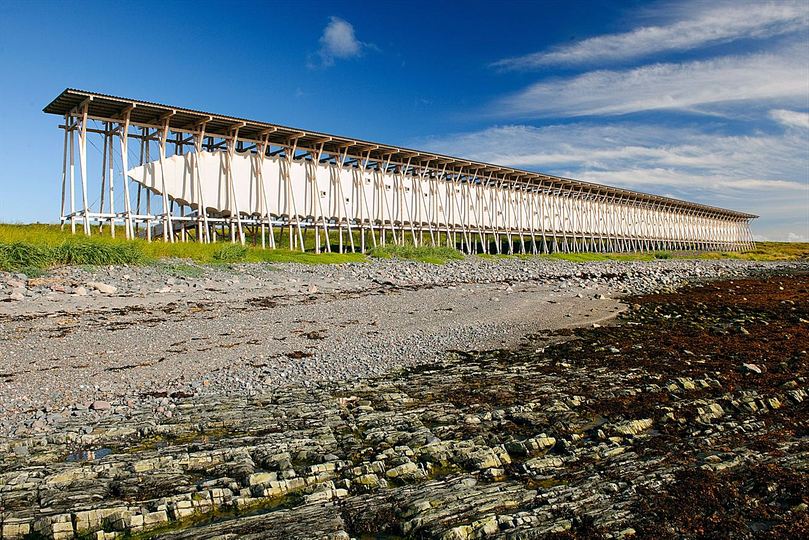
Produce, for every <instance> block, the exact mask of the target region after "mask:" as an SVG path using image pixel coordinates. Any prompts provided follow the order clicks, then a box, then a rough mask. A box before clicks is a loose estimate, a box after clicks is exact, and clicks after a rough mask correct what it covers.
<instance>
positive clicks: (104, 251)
mask: <svg viewBox="0 0 809 540" xmlns="http://www.w3.org/2000/svg"><path fill="white" fill-rule="evenodd" d="M116 232H117V237H116V238H114V239H113V238H112V237H111V236H110V230H109V227H106V228H105V229H104V230H103V232H102V233H99V232H98V229H97V228H96V227H93V235H92V236H90V237H89V238H88V237H85V236H84V235H83V234H81V233H79V234H76V235H72V234H70V230H69V228H66V230H64V231H63V230H61V228H60V227H59V226H58V225H40V224H36V225H9V224H0V270H3V271H11V272H24V273H26V274H28V275H31V274H33V273H34V272H37V271H39V272H41V271H42V269H45V268H48V267H52V266H58V265H63V264H70V265H110V264H116V265H117V264H150V263H162V261H165V260H167V259H188V260H191V261H193V262H195V263H199V264H232V263H240V262H265V263H280V262H298V263H304V264H340V263H347V262H362V261H365V260H367V259H366V257H365V255H363V254H361V253H342V254H341V253H322V254H319V255H318V254H315V253H311V252H301V251H297V250H295V251H293V250H289V249H277V250H269V249H266V250H265V249H261V248H260V247H254V246H252V245H247V246H242V245H239V244H231V243H230V242H229V241H222V242H217V243H211V244H201V243H197V242H176V243H173V244H172V243H168V242H163V241H162V240H160V239H156V240H155V241H153V242H147V241H146V240H140V239H138V240H125V239H124V238H123V236H124V231H123V228H122V227H118V229H116ZM278 236H280V234H279V235H278ZM279 240H280V238H279ZM312 241H314V239H313V238H312ZM282 245H283V244H282ZM171 264H172V265H174V266H173V267H174V268H175V269H176V270H175V273H178V274H179V275H188V273H189V272H190V273H192V274H197V272H202V270H201V269H194V268H195V267H193V266H192V265H179V264H175V263H171Z"/></svg>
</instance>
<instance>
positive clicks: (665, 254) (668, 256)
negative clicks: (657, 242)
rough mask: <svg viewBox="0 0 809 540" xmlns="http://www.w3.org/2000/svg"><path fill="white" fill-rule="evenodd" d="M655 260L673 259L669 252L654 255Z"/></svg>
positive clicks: (659, 252)
mask: <svg viewBox="0 0 809 540" xmlns="http://www.w3.org/2000/svg"><path fill="white" fill-rule="evenodd" d="M654 258H655V259H671V253H669V252H668V251H658V252H656V253H655V254H654Z"/></svg>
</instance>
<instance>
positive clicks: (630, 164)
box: [417, 123, 809, 240]
mask: <svg viewBox="0 0 809 540" xmlns="http://www.w3.org/2000/svg"><path fill="white" fill-rule="evenodd" d="M417 145H418V147H424V148H430V149H431V150H433V151H436V152H442V153H446V154H449V155H459V156H462V157H466V158H469V159H475V160H480V161H486V162H491V163H497V164H502V165H509V166H513V167H518V168H526V169H535V170H542V171H543V172H546V173H550V174H557V175H560V176H567V177H571V178H577V179H581V180H587V181H591V182H596V183H601V184H607V185H615V186H621V187H626V188H629V189H635V190H639V191H646V192H653V193H657V194H661V195H670V196H674V197H679V198H683V199H686V200H692V201H695V202H701V203H705V204H711V205H715V206H720V207H724V208H733V209H737V210H742V211H748V212H751V213H754V214H759V215H761V219H759V220H756V222H755V228H756V229H757V230H758V231H759V232H761V231H765V232H766V233H767V235H768V236H769V237H771V238H774V239H780V240H786V239H787V235H788V233H789V232H795V231H807V230H809V210H808V209H809V160H808V159H807V157H806V156H805V153H806V152H805V149H806V148H807V147H809V133H806V132H804V131H796V130H787V131H785V132H784V133H781V134H774V135H766V134H757V135H753V136H729V135H712V134H707V133H704V132H701V131H699V130H697V129H694V128H667V127H664V126H657V125H648V124H637V123H633V124H617V125H598V124H592V123H575V124H565V125H551V126H545V127H532V126H524V125H511V126H497V127H492V128H489V129H485V130H482V131H477V132H472V133H464V134H458V135H454V136H449V137H445V138H441V139H428V140H423V141H419V142H418V143H417Z"/></svg>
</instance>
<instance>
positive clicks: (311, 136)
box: [43, 88, 758, 218]
mask: <svg viewBox="0 0 809 540" xmlns="http://www.w3.org/2000/svg"><path fill="white" fill-rule="evenodd" d="M85 102H87V103H88V114H89V116H91V117H100V118H116V117H119V118H120V115H121V114H122V113H124V112H125V111H126V110H127V109H131V112H130V121H131V122H133V123H136V124H159V123H160V122H161V119H163V118H165V117H166V115H167V114H171V116H170V118H169V119H168V122H169V127H170V128H172V129H177V130H193V129H194V126H196V125H198V124H199V123H200V122H203V121H204V122H206V124H205V133H206V134H207V135H223V136H225V135H228V134H229V133H230V132H231V130H232V129H233V128H234V127H235V126H239V138H240V139H241V138H244V139H252V140H261V139H262V137H264V136H265V135H268V136H269V141H270V143H272V144H275V145H285V144H287V143H288V142H289V141H290V139H291V138H294V139H296V140H297V142H298V146H299V147H303V148H313V147H317V146H319V145H320V144H321V143H323V145H324V150H325V151H326V152H329V153H338V152H341V151H344V150H345V149H346V148H347V147H348V148H349V153H350V154H351V153H352V152H351V149H354V150H355V152H354V155H360V153H361V154H362V155H363V156H364V155H365V153H366V152H368V151H370V152H371V153H370V157H371V159H374V160H387V159H389V158H390V160H391V162H392V163H401V164H404V163H405V162H407V160H408V159H412V160H413V161H412V163H413V164H417V163H424V162H427V161H429V162H433V163H440V164H441V166H444V165H445V164H446V165H447V168H448V170H452V171H459V172H463V173H467V174H470V175H474V174H477V175H478V176H486V175H488V174H489V173H495V174H496V175H498V177H500V178H504V179H506V180H512V181H519V182H523V183H526V182H527V183H540V182H541V183H542V184H544V185H549V184H550V185H558V186H560V187H561V186H567V187H573V188H576V189H583V190H592V191H596V192H599V193H607V194H612V195H615V196H619V197H632V198H635V199H638V200H645V201H650V202H657V203H663V204H672V205H675V206H678V207H684V208H691V209H699V210H703V211H707V212H714V213H718V214H723V215H727V216H734V217H740V218H755V217H758V216H756V215H753V214H747V213H744V212H737V211H734V210H727V209H724V208H717V207H714V206H708V205H703V204H697V203H692V202H688V201H683V200H680V199H674V198H671V197H663V196H660V195H653V194H650V193H643V192H639V191H632V190H627V189H622V188H616V187H612V186H606V185H603V184H596V183H592V182H585V181H582V180H574V179H572V178H564V177H561V176H554V175H550V174H545V173H539V172H535V171H526V170H521V169H515V168H512V167H504V166H501V165H496V164H492V163H482V162H477V161H471V160H466V159H463V158H457V157H452V156H447V155H443V154H435V153H432V152H425V151H421V150H413V149H410V148H402V147H398V146H391V145H386V144H381V143H375V142H371V141H363V140H360V139H354V138H351V137H344V136H340V135H331V134H328V133H320V132H316V131H309V130H303V129H298V128H293V127H288V126H282V125H279V124H271V123H268V122H260V121H256V120H248V119H246V118H239V117H235V116H225V115H221V114H214V113H208V112H204V111H197V110H193V109H184V108H182V107H175V106H171V105H163V104H160V103H154V102H150V101H140V100H135V99H130V98H122V97H117V96H110V95H107V94H101V93H97V92H87V91H85V90H76V89H73V88H67V89H65V90H64V91H63V92H62V93H61V94H59V95H58V96H57V97H56V98H55V99H54V100H53V101H52V102H51V103H49V104H48V105H47V106H46V107H45V108H44V109H43V111H44V112H46V113H49V114H58V115H61V116H64V115H66V114H70V113H71V112H77V108H78V107H80V106H81V105H82V104H83V103H85Z"/></svg>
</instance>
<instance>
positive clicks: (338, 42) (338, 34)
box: [309, 16, 369, 67]
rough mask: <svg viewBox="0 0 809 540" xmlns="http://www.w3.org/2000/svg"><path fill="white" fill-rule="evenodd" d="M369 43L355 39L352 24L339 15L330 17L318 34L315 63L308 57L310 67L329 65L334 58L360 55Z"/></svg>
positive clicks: (341, 58) (342, 58) (332, 62)
mask: <svg viewBox="0 0 809 540" xmlns="http://www.w3.org/2000/svg"><path fill="white" fill-rule="evenodd" d="M368 47H369V44H367V43H363V42H362V41H360V40H358V39H357V36H356V35H355V33H354V26H353V25H352V24H351V23H349V22H348V21H346V20H344V19H341V18H340V17H334V16H332V17H330V18H329V23H328V24H327V25H326V27H325V28H324V29H323V35H321V36H320V49H318V51H317V55H316V57H315V58H314V59H315V60H317V63H313V62H312V60H313V58H311V57H310V59H309V65H310V67H315V66H318V65H319V66H324V67H326V66H331V65H334V61H335V60H338V59H340V60H344V59H348V58H356V57H358V56H362V54H363V52H364V51H365V49H367V48H368Z"/></svg>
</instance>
